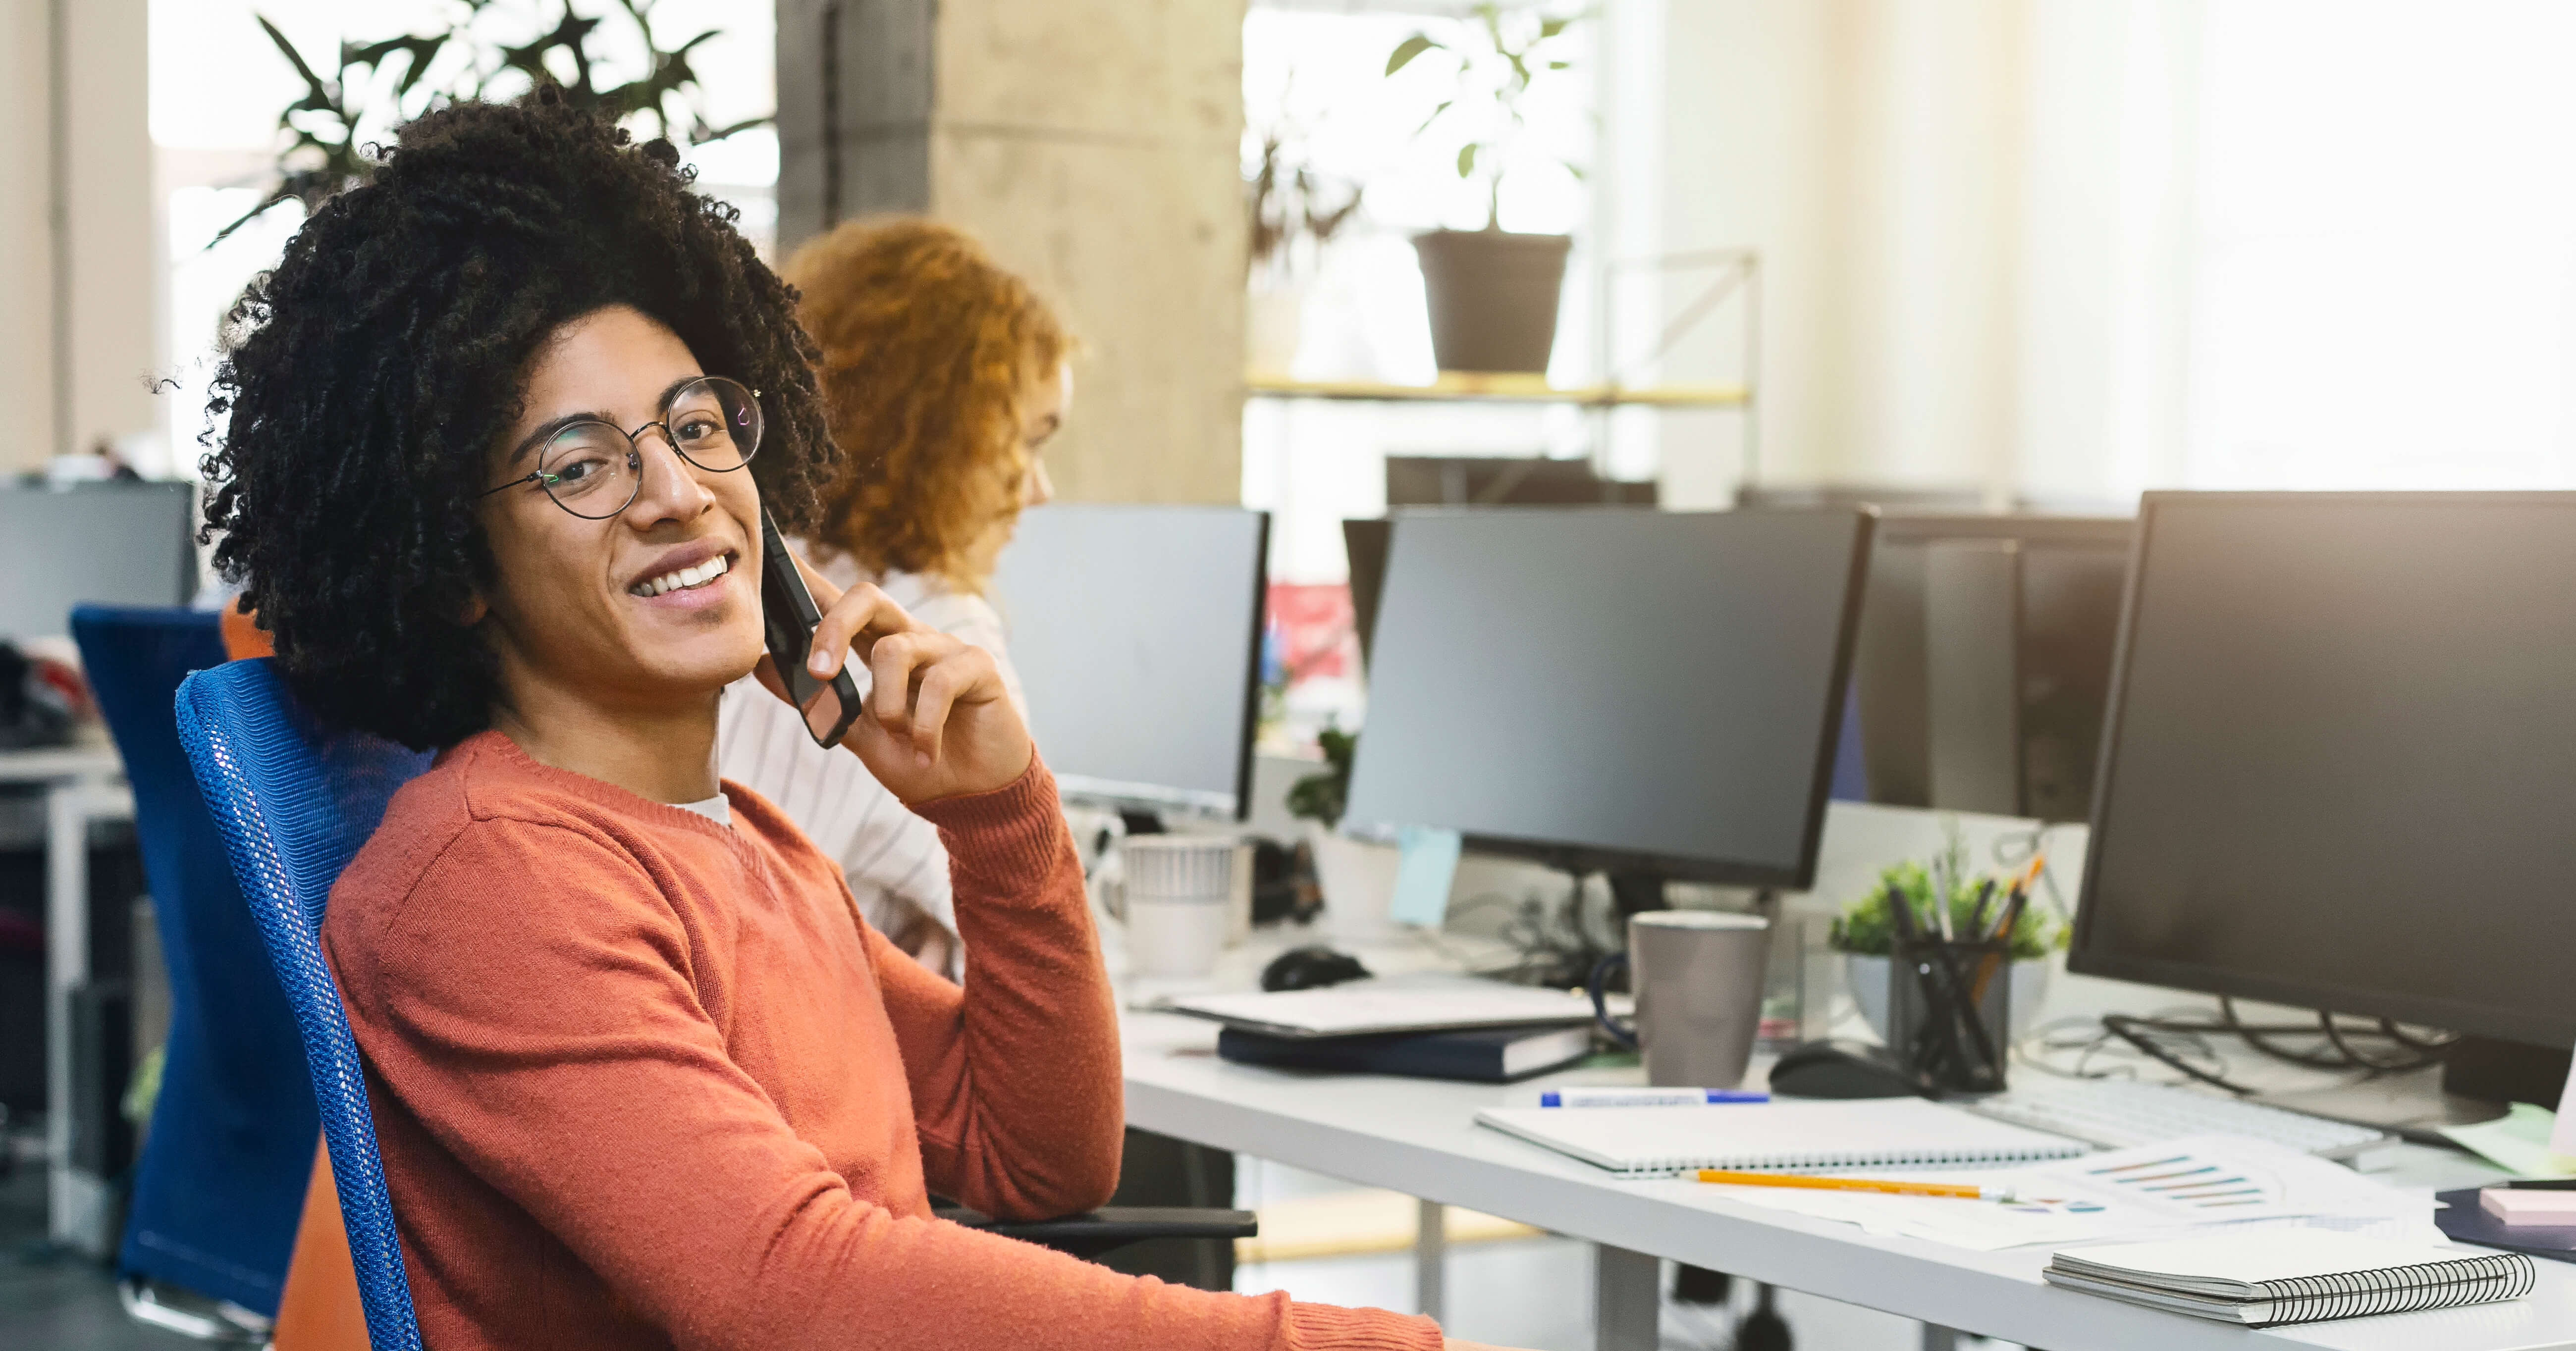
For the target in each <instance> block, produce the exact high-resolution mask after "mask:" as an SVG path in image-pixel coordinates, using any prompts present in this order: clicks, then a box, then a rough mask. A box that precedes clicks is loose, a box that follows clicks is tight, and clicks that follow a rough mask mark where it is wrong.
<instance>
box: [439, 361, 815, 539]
mask: <svg viewBox="0 0 2576 1351" xmlns="http://www.w3.org/2000/svg"><path fill="white" fill-rule="evenodd" d="M718 380H721V381H723V382H725V383H726V384H728V385H731V386H733V387H734V388H736V389H739V390H742V391H743V392H745V393H747V394H749V395H751V406H752V408H753V410H754V411H755V412H756V411H758V410H759V408H760V396H761V391H760V390H756V389H753V388H751V387H750V386H749V385H746V384H744V383H743V382H741V381H740V380H736V379H734V378H733V377H732V376H729V375H696V376H691V377H690V378H689V379H687V380H685V381H682V382H681V383H680V384H678V385H675V386H673V387H672V389H671V392H670V393H669V394H668V395H665V396H664V397H663V399H662V406H661V408H660V410H659V411H660V413H661V414H662V416H660V417H658V418H655V419H653V420H652V421H650V422H642V423H637V424H636V426H635V429H634V430H633V431H628V430H626V429H625V428H623V427H620V426H618V425H617V424H616V423H614V422H610V421H608V420H606V419H605V418H595V417H578V418H574V419H573V420H571V421H570V422H567V423H564V424H563V425H562V426H560V427H557V428H555V429H554V431H553V432H552V433H550V434H549V435H548V436H547V437H546V441H545V444H547V445H552V444H554V442H555V440H556V438H558V437H561V436H562V435H563V434H564V433H565V432H568V431H571V430H572V429H573V428H575V427H579V426H583V425H585V424H587V425H590V426H596V427H606V428H607V429H609V430H610V431H613V432H615V433H617V434H618V435H620V436H623V437H625V438H626V453H627V454H628V456H630V457H631V460H630V463H631V466H632V467H633V469H634V470H635V482H634V483H633V484H631V485H629V486H628V488H627V489H626V500H625V501H623V502H620V503H618V504H617V509H616V510H615V511H612V512H609V513H608V514H607V515H605V516H589V515H585V514H583V513H581V512H578V511H574V510H573V509H572V508H571V507H568V506H565V505H564V503H563V499H562V498H559V497H557V496H555V495H554V493H553V492H551V491H548V492H547V493H546V500H547V501H549V502H552V503H554V504H555V506H556V508H557V509H558V510H560V511H562V512H563V513H564V514H565V515H567V516H570V517H572V518H574V519H575V520H582V521H613V520H616V519H617V518H618V517H620V516H623V515H625V514H626V509H627V508H628V507H631V506H633V505H635V499H636V498H638V497H641V496H643V495H644V447H643V444H642V442H640V441H639V440H638V439H637V438H639V437H641V436H642V435H643V434H644V433H646V432H648V431H651V430H652V429H654V428H655V427H659V428H661V429H662V440H663V443H664V444H666V445H668V446H670V448H671V453H672V454H674V455H677V456H679V457H680V458H681V459H683V460H687V461H688V462H689V464H690V466H691V467H693V468H696V469H702V470H705V471H706V472H707V473H710V474H730V473H732V472H734V471H735V470H737V469H749V468H750V467H751V461H752V457H753V456H755V455H758V454H759V453H760V442H759V441H754V442H752V443H751V450H750V452H749V453H747V454H745V455H744V456H743V457H742V462H741V463H739V464H734V465H729V466H727V467H725V468H723V469H718V468H715V467H714V466H712V465H704V464H699V463H698V462H697V460H696V459H694V458H693V457H691V456H690V454H689V452H688V451H686V450H683V449H681V448H680V438H679V437H677V436H675V435H673V434H672V432H671V405H673V404H674V403H677V402H678V401H679V398H680V396H681V395H682V394H685V393H687V392H688V391H689V387H690V386H692V385H700V384H711V383H713V382H715V381H718ZM768 422H769V419H768V417H767V416H766V415H764V416H762V418H761V423H762V427H761V432H762V436H763V438H764V439H766V437H767V434H768ZM552 477H554V476H553V475H550V474H548V473H547V472H546V471H545V470H543V469H531V470H529V471H528V472H527V473H525V474H522V475H520V476H519V477H517V478H514V479H512V480H510V481H509V482H507V483H504V484H500V485H498V486H496V487H491V488H486V489H484V490H483V491H481V492H479V493H476V494H475V495H474V500H475V501H477V502H480V501H482V500H483V499H484V498H487V497H490V496H491V495H492V494H494V493H499V492H507V491H509V490H510V489H512V488H517V487H523V486H525V485H527V484H530V483H535V484H539V485H541V486H542V485H544V484H545V483H546V481H547V480H548V479H549V478H552Z"/></svg>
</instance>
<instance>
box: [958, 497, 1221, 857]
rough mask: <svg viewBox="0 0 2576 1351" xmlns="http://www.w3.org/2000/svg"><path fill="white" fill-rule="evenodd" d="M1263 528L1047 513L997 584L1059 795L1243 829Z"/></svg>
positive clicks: (1060, 509)
mask: <svg viewBox="0 0 2576 1351" xmlns="http://www.w3.org/2000/svg"><path fill="white" fill-rule="evenodd" d="M1269 545H1270V516H1269V513H1267V512H1260V511H1244V510H1241V509H1239V508H1235V507H1194V506H1125V505H1119V506H1111V505H1103V504H1097V503H1088V502H1085V503H1064V502H1059V503H1054V504H1051V505H1048V506H1043V507H1037V508H1034V509H1032V510H1029V511H1026V512H1023V513H1021V516H1020V523H1019V530H1018V533H1017V534H1016V535H1015V536H1014V537H1013V538H1012V540H1011V543H1010V546H1009V547H1008V548H1006V549H1004V550H1003V551H1002V557H1001V563H1000V565H999V567H998V568H997V569H996V570H995V572H994V575H993V593H994V602H995V604H996V606H997V607H998V608H999V609H1000V610H1001V612H1002V619H1003V622H1004V623H1005V624H1006V625H1008V626H1009V630H1010V641H1011V662H1012V664H1013V665H1014V666H1016V667H1017V668H1018V670H1019V674H1020V683H1021V686H1022V687H1023V688H1024V689H1025V690H1026V691H1027V694H1028V701H1029V730H1030V733H1031V734H1032V735H1033V736H1035V737H1036V739H1037V744H1038V751H1039V753H1040V754H1041V755H1043V756H1045V757H1046V762H1047V767H1048V768H1049V769H1050V770H1052V771H1053V772H1054V774H1055V776H1056V783H1057V785H1058V787H1059V788H1061V789H1062V791H1063V792H1064V794H1065V795H1066V796H1067V797H1074V798H1082V799H1087V800H1090V801H1094V802H1101V803H1106V804H1112V805H1119V806H1131V807H1142V808H1148V809H1156V808H1179V809H1182V810H1186V811H1191V812H1196V813H1201V814H1212V815H1219V816H1232V817H1236V818H1238V819H1239V818H1240V817H1241V816H1242V814H1243V812H1244V810H1245V808H1246V807H1247V806H1248V805H1249V802H1250V799H1251V781H1252V737H1253V726H1254V723H1255V721H1256V719H1257V718H1258V716H1259V713H1260V708H1261V626H1262V602H1263V597H1264V592H1265V588H1266V584H1267V580H1268V577H1267V574H1268V555H1269Z"/></svg>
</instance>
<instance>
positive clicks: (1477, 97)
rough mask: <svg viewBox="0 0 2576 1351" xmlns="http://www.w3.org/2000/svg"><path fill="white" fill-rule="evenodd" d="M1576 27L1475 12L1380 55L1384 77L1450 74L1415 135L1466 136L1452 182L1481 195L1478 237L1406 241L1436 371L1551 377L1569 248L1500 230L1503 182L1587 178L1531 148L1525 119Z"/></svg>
mask: <svg viewBox="0 0 2576 1351" xmlns="http://www.w3.org/2000/svg"><path fill="white" fill-rule="evenodd" d="M1582 17H1583V15H1582V14H1579V13H1577V14H1557V15H1549V14H1545V13H1541V12H1539V11H1536V10H1531V9H1525V8H1512V9H1505V8H1504V7H1503V6H1501V5H1499V4H1491V3H1488V4H1480V5H1478V6H1477V7H1476V9H1475V11H1474V13H1473V14H1472V15H1471V16H1470V17H1468V18H1465V19H1461V20H1459V21H1457V23H1456V24H1455V25H1454V27H1453V28H1452V29H1451V30H1450V31H1449V32H1447V33H1446V34H1444V35H1442V36H1439V37H1435V36H1433V35H1432V34H1431V33H1429V32H1422V33H1416V34H1414V35H1413V36H1411V37H1408V38H1406V39H1405V40H1404V41H1402V42H1400V43H1398V44H1396V48H1395V50H1394V51H1393V52H1391V53H1389V54H1388V55H1387V58H1386V74H1387V76H1388V77H1389V78H1393V77H1394V76H1395V75H1396V74H1397V72H1399V71H1402V70H1405V69H1406V68H1408V67H1413V68H1416V69H1421V68H1425V67H1429V68H1437V69H1444V70H1446V71H1447V72H1448V75H1449V86H1448V89H1447V91H1446V93H1447V97H1445V98H1443V99H1441V100H1440V102H1439V103H1438V104H1437V106H1435V107H1433V108H1432V110H1431V114H1430V116H1428V117H1426V118H1424V119H1423V120H1422V124H1421V125H1420V126H1419V127H1416V128H1415V129H1414V135H1415V136H1417V137H1419V136H1423V135H1425V134H1427V133H1429V132H1430V131H1431V129H1432V128H1433V127H1435V126H1436V127H1441V128H1443V129H1444V131H1454V132H1460V133H1463V135H1464V136H1465V144H1463V145H1461V146H1460V147H1459V148H1458V157H1457V170H1458V177H1460V178H1461V179H1465V180H1469V181H1471V182H1475V183H1477V184H1478V185H1479V186H1481V187H1482V188H1483V189H1484V196H1485V228H1483V229H1481V230H1432V231H1429V232H1427V233H1424V234H1419V235H1416V236H1414V238H1413V248H1414V253H1415V255H1416V256H1417V257H1419V258H1420V259H1421V262H1422V286H1423V293H1424V298H1425V300H1426V301H1427V302H1428V304H1429V307H1430V311H1431V350H1432V355H1433V356H1434V357H1436V358H1437V359H1438V360H1439V363H1440V369H1442V370H1444V371H1477V372H1500V373H1514V374H1544V373H1545V372H1546V370H1547V358H1548V352H1549V351H1550V349H1552V348H1553V347H1554V346H1555V345H1556V310H1557V297H1558V294H1559V293H1560V292H1561V291H1562V290H1563V288H1564V285H1565V259H1566V254H1567V252H1568V251H1569V250H1571V249H1572V247H1573V244H1574V241H1573V238H1572V236H1569V235H1537V234H1515V233H1511V232H1508V231H1506V230H1504V229H1503V227H1502V211H1503V180H1504V179H1505V178H1507V177H1510V176H1512V175H1514V174H1517V173H1524V172H1529V171H1531V170H1533V169H1537V168H1541V167H1543V166H1544V167H1553V168H1555V169H1558V170H1562V171H1563V172H1565V173H1568V174H1571V175H1573V176H1574V177H1575V178H1576V179H1577V180H1580V179H1581V178H1582V177H1583V168H1582V166H1581V165H1579V164H1576V163H1574V162H1573V161H1572V160H1570V159H1566V158H1563V157H1560V156H1556V155H1552V154H1547V153H1545V152H1542V151H1539V150H1538V149H1537V148H1536V143H1535V141H1534V140H1533V138H1532V136H1531V134H1530V133H1531V126H1530V120H1529V116H1528V112H1527V106H1528V104H1529V101H1530V92H1531V89H1532V87H1533V86H1536V85H1540V84H1543V83H1547V82H1552V81H1555V80H1557V79H1558V78H1560V77H1566V76H1568V74H1569V72H1571V71H1572V70H1573V69H1574V65H1575V63H1574V60H1573V58H1572V55H1571V51H1570V44H1569V43H1568V40H1567V39H1568V30H1569V29H1571V28H1572V27H1573V26H1574V25H1575V24H1576V23H1577V22H1579V21H1580V20H1581V19H1582Z"/></svg>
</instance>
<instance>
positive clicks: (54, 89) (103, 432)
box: [0, 0, 160, 472]
mask: <svg viewBox="0 0 2576 1351" xmlns="http://www.w3.org/2000/svg"><path fill="white" fill-rule="evenodd" d="M144 10H145V3H144V0H79V3H74V0H0V71H5V74H6V78H5V79H0V115H5V116H6V118H7V120H8V122H9V123H10V124H11V125H12V126H14V127H17V128H19V129H20V134H16V135H12V136H9V137H7V138H5V139H0V182H7V183H11V184H14V185H16V186H17V187H18V188H19V191H16V192H12V193H10V194H8V195H7V197H6V199H5V200H0V309H5V311H6V312H7V313H8V314H9V315H10V316H11V322H10V323H9V324H7V325H5V326H0V402H5V403H6V405H7V406H8V407H9V408H10V409H12V410H13V411H14V412H15V414H16V417H15V419H14V421H13V423H12V428H11V435H10V436H9V437H8V438H7V439H6V441H5V442H0V472H14V471H17V470H21V469H33V468H37V467H40V466H41V465H42V464H43V463H44V461H45V459H46V457H48V456H50V455H54V454H58V453H61V452H64V451H71V450H86V449H88V448H89V446H90V444H91V443H92V442H95V441H97V440H100V439H101V438H105V439H108V440H114V439H116V438H118V437H122V436H128V435H132V434H134V433H137V432H148V431H152V430H154V429H155V428H156V427H157V426H158V424H159V417H158V415H157V412H156V409H155V407H154V403H153V397H152V393H151V389H150V386H149V381H150V379H151V376H152V373H153V372H154V370H155V369H156V364H155V354H156V352H157V350H158V342H157V339H158V336H159V333H158V328H157V325H156V324H155V322H154V318H155V315H156V314H157V312H158V311H157V309H156V307H155V305H154V300H153V295H154V287H155V285H156V276H157V271H158V270H157V269H156V267H155V266H154V260H155V253H156V250H157V249H158V248H159V247H160V244H159V237H158V234H157V232H156V230H155V222H156V221H157V220H158V219H159V213H158V211H157V210H156V209H155V208H156V203H155V202H154V201H153V200H152V133H151V128H150V123H149V121H148V113H149V110H150V99H149V95H148V93H147V91H146V87H145V79H144V75H145V46H144Z"/></svg>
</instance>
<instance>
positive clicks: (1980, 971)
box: [1887, 933, 2012, 1093]
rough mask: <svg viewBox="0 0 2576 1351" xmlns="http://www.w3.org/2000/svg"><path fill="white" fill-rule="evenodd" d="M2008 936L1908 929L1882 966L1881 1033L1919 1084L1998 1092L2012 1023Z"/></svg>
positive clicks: (1959, 1090)
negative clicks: (1972, 938)
mask: <svg viewBox="0 0 2576 1351" xmlns="http://www.w3.org/2000/svg"><path fill="white" fill-rule="evenodd" d="M2011 956H2012V954H2011V948H2010V942H2009V940H2007V939H2003V938H1993V939H1987V940H1984V941H1982V942H1969V941H1965V940H1945V939H1942V938H1939V937H1935V936H1931V935H1926V934H1920V933H1918V934H1916V935H1914V936H1912V937H1910V938H1900V939H1898V940H1897V941H1896V942H1895V944H1894V945H1893V950H1892V952H1891V953H1890V960H1889V962H1888V964H1887V980H1888V986H1889V988H1888V992H1887V1039H1888V1044H1889V1045H1890V1046H1891V1047H1893V1048H1894V1049H1895V1051H1896V1053H1897V1055H1898V1057H1899V1058H1900V1059H1902V1060H1903V1062H1904V1063H1905V1065H1906V1067H1907V1068H1908V1069H1910V1070H1911V1071H1913V1073H1914V1076H1915V1078H1916V1079H1918V1080H1919V1081H1921V1082H1922V1083H1923V1084H1924V1085H1925V1087H1927V1088H1931V1089H1935V1090H1938V1091H1941V1092H1947V1093H1999V1092H2002V1091H2003V1087H2004V1057H2005V1053H2006V1051H2007V1050H2008V1049H2009V1046H2010V1043H2009V1041H2008V1039H2007V1037H2006V1034H2005V1029H2007V1028H2009V1027H2010V1026H2011V1025H2012V1022H2011V1015H2012V1009H2011V1001H2012V981H2010V980H2009V979H2007V978H2006V976H2005V973H2006V970H2007V968H2008V966H2009V964H2010V961H2011Z"/></svg>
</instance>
